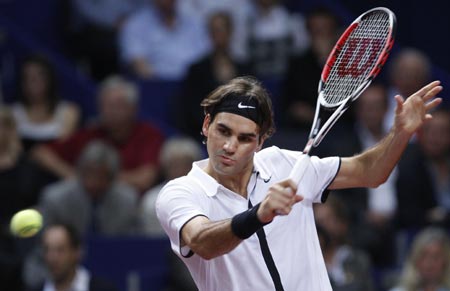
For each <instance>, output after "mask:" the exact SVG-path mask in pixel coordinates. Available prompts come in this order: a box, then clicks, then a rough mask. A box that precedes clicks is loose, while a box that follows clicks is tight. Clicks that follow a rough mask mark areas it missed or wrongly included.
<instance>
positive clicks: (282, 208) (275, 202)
mask: <svg viewBox="0 0 450 291" xmlns="http://www.w3.org/2000/svg"><path fill="white" fill-rule="evenodd" d="M287 185H289V186H287ZM286 186H287V187H286ZM295 192H296V188H295V185H293V183H292V181H290V180H287V181H284V182H281V183H279V184H275V185H274V186H273V187H272V189H271V192H270V194H271V197H270V198H271V202H272V207H273V211H274V212H275V213H276V214H277V215H288V214H289V213H290V212H291V211H292V207H293V206H294V205H295V204H296V203H298V202H300V201H302V200H303V197H302V196H300V195H297V194H296V193H295Z"/></svg>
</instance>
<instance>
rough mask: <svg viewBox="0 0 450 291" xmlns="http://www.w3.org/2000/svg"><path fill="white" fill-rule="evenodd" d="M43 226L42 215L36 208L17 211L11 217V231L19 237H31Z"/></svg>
mask: <svg viewBox="0 0 450 291" xmlns="http://www.w3.org/2000/svg"><path fill="white" fill-rule="evenodd" d="M41 228H42V215H41V214H40V213H39V212H38V211H36V210H34V209H25V210H22V211H19V212H17V213H16V214H14V216H13V217H12V219H11V224H10V229H11V232H12V233H13V234H14V235H16V236H18V237H31V236H33V235H35V234H36V233H37V232H38V231H39V230H41Z"/></svg>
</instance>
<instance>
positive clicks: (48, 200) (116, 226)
mask: <svg viewBox="0 0 450 291" xmlns="http://www.w3.org/2000/svg"><path fill="white" fill-rule="evenodd" d="M119 167H120V164H119V157H118V155H117V153H116V151H115V150H114V149H113V148H112V147H111V146H109V145H107V144H105V143H103V142H100V141H92V142H91V143H89V144H88V145H87V146H86V147H85V149H84V150H83V152H82V153H81V156H80V158H79V160H78V164H77V174H76V177H74V178H73V179H70V180H62V181H60V182H57V183H54V184H51V185H49V186H48V187H47V188H45V189H44V191H43V192H42V194H41V199H40V202H39V209H40V211H41V212H42V214H43V217H44V223H45V225H51V224H54V223H59V222H62V223H64V224H70V225H72V226H73V227H74V228H75V230H76V231H77V232H78V233H79V234H80V235H81V236H83V237H88V236H91V235H108V236H114V235H125V234H133V233H136V230H137V217H136V212H137V202H138V197H137V194H136V192H135V190H134V189H133V188H131V187H129V186H128V185H126V184H123V183H121V182H119V181H118V180H117V175H118V173H119ZM23 274H24V281H25V283H26V286H32V287H35V286H37V285H38V284H39V283H40V282H41V281H42V279H43V277H44V276H45V272H43V262H42V259H41V258H40V254H39V248H35V249H34V251H33V252H32V253H31V254H30V255H29V257H28V258H27V260H26V262H25V266H24V273H23Z"/></svg>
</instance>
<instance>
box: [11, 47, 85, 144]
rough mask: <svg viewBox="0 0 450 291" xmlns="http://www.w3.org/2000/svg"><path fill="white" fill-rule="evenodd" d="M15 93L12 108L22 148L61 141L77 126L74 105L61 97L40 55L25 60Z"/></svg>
mask: <svg viewBox="0 0 450 291" xmlns="http://www.w3.org/2000/svg"><path fill="white" fill-rule="evenodd" d="M17 93H18V100H17V102H16V103H14V104H13V105H12V110H13V113H14V116H15V118H16V120H17V126H18V131H19V135H20V137H21V139H22V141H23V145H24V148H25V150H26V151H28V149H30V148H31V147H32V146H33V145H35V144H37V143H42V142H47V141H51V140H61V139H63V138H65V137H67V136H69V135H70V134H72V133H73V132H74V131H75V130H76V129H77V126H78V122H79V118H80V112H79V109H78V106H77V105H75V104H74V103H72V102H69V101H67V100H62V99H61V96H60V95H59V92H58V81H57V78H56V75H55V72H54V70H53V66H52V64H51V63H50V62H49V61H48V60H47V59H46V58H45V57H44V56H40V55H31V56H29V57H28V58H27V59H25V61H24V62H23V64H22V66H21V69H20V75H19V81H18V92H17Z"/></svg>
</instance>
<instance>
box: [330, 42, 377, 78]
mask: <svg viewBox="0 0 450 291" xmlns="http://www.w3.org/2000/svg"><path fill="white" fill-rule="evenodd" d="M384 42H385V40H384V39H371V38H352V39H349V41H348V43H347V45H348V48H347V51H346V54H345V56H344V58H343V59H342V62H341V63H339V66H338V68H337V74H338V76H339V77H345V76H347V75H351V76H352V77H358V76H360V75H361V74H363V73H364V72H366V70H367V69H371V67H372V65H373V64H374V61H375V60H376V58H377V56H378V54H379V52H380V48H382V47H383V45H384ZM356 50H357V51H356ZM350 56H351V57H350Z"/></svg>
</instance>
